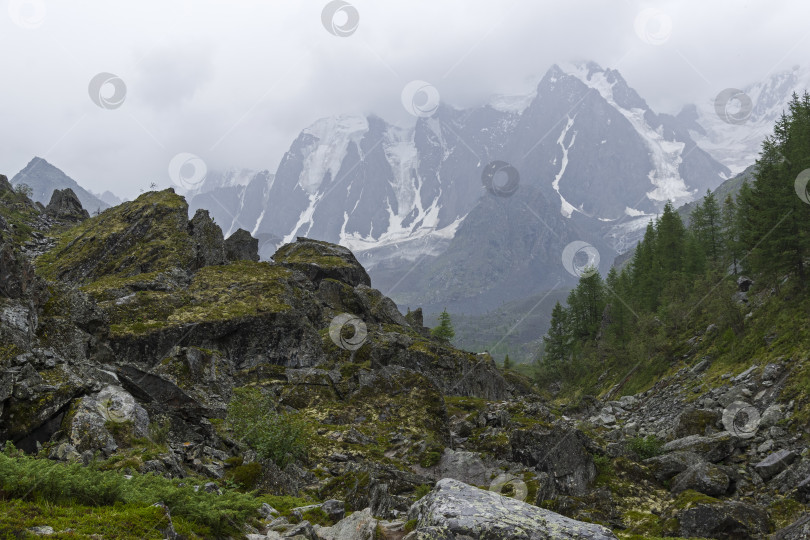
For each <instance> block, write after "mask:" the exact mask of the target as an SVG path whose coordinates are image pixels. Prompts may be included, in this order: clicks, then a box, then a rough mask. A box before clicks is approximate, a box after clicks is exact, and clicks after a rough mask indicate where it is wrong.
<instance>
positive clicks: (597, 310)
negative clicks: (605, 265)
mask: <svg viewBox="0 0 810 540" xmlns="http://www.w3.org/2000/svg"><path fill="white" fill-rule="evenodd" d="M589 270H591V269H589ZM604 310H605V288H604V285H603V283H602V276H600V275H599V272H594V271H586V272H585V273H583V275H582V277H580V278H579V283H578V284H577V286H576V288H575V289H574V290H573V291H571V294H569V295H568V321H569V324H570V328H571V333H572V335H573V336H574V337H575V338H578V339H591V338H593V337H595V336H596V333H597V332H598V331H599V325H600V323H601V321H602V313H603V312H604Z"/></svg>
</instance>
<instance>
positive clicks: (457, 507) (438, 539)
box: [406, 478, 616, 540]
mask: <svg viewBox="0 0 810 540" xmlns="http://www.w3.org/2000/svg"><path fill="white" fill-rule="evenodd" d="M408 518H409V519H415V520H416V521H417V528H416V530H415V531H414V532H412V533H410V534H409V535H408V536H406V539H407V540H416V539H419V540H428V539H430V540H445V539H446V540H451V539H458V538H468V539H470V540H518V539H520V540H566V539H579V540H586V539H587V540H608V539H615V538H616V536H614V535H613V533H612V532H611V531H610V530H608V529H607V528H605V527H602V526H601V525H595V524H592V523H583V522H581V521H576V520H573V519H571V518H567V517H565V516H561V515H559V514H556V513H554V512H552V511H550V510H546V509H543V508H538V507H536V506H532V505H530V504H527V503H524V502H521V501H518V500H515V499H510V498H508V497H504V496H502V495H498V494H497V493H493V492H491V491H484V490H482V489H478V488H476V487H473V486H469V485H467V484H464V483H463V482H459V481H457V480H452V479H449V478H446V479H444V480H440V481H439V482H438V483H437V484H436V487H435V488H434V489H433V491H432V492H430V493H429V494H428V495H426V496H425V497H423V498H422V499H420V500H419V501H417V502H416V503H414V505H413V506H411V509H410V511H409V512H408Z"/></svg>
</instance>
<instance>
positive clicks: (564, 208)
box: [551, 115, 581, 218]
mask: <svg viewBox="0 0 810 540" xmlns="http://www.w3.org/2000/svg"><path fill="white" fill-rule="evenodd" d="M574 118H576V115H574ZM574 118H571V117H570V116H569V117H568V122H567V123H566V124H565V127H564V128H563V130H562V133H560V136H559V137H558V138H557V144H559V145H560V148H561V149H562V160H561V163H560V172H558V173H557V175H556V176H555V177H554V181H553V182H552V183H551V187H553V188H554V191H556V192H557V195H559V196H560V213H561V214H562V215H563V216H565V217H567V218H570V217H571V216H572V215H573V213H574V212H575V211H576V212H580V213H581V210H578V209H577V208H575V207H574V205H573V204H571V203H569V202H568V201H567V200H565V197H563V195H562V193H560V180H561V179H562V177H563V175H564V174H565V169H566V168H567V167H568V150H570V149H571V147H572V146H574V141H575V140H576V139H577V132H576V131H574V134H573V135H572V136H571V142H570V143H568V146H566V145H565V136H566V135H568V131H569V130H570V129H571V126H573V125H574Z"/></svg>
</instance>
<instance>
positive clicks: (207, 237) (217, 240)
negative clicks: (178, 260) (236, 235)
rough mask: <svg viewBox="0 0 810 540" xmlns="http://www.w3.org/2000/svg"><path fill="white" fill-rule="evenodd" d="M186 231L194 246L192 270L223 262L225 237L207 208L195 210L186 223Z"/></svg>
mask: <svg viewBox="0 0 810 540" xmlns="http://www.w3.org/2000/svg"><path fill="white" fill-rule="evenodd" d="M188 232H189V235H190V236H191V239H192V244H193V246H194V260H193V262H192V270H196V269H198V268H202V267H203V266H211V265H214V264H224V263H225V260H226V259H225V238H224V236H223V235H222V229H220V228H219V225H217V224H216V223H214V220H213V219H211V216H210V215H209V214H208V210H197V212H196V213H195V214H194V217H193V218H191V221H189V223H188Z"/></svg>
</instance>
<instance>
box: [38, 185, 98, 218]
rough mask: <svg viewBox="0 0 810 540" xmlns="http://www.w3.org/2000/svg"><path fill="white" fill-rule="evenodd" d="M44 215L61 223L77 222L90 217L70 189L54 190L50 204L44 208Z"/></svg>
mask: <svg viewBox="0 0 810 540" xmlns="http://www.w3.org/2000/svg"><path fill="white" fill-rule="evenodd" d="M45 213H46V214H48V215H49V216H51V217H54V218H57V219H61V220H63V221H72V222H79V221H83V220H85V219H87V218H89V217H90V213H89V212H88V211H87V210H85V209H84V208H82V203H81V201H79V198H78V197H77V196H76V194H75V193H74V192H73V190H72V189H70V188H65V189H55V190H54V191H53V195H52V196H51V202H49V203H48V206H46V207H45Z"/></svg>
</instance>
